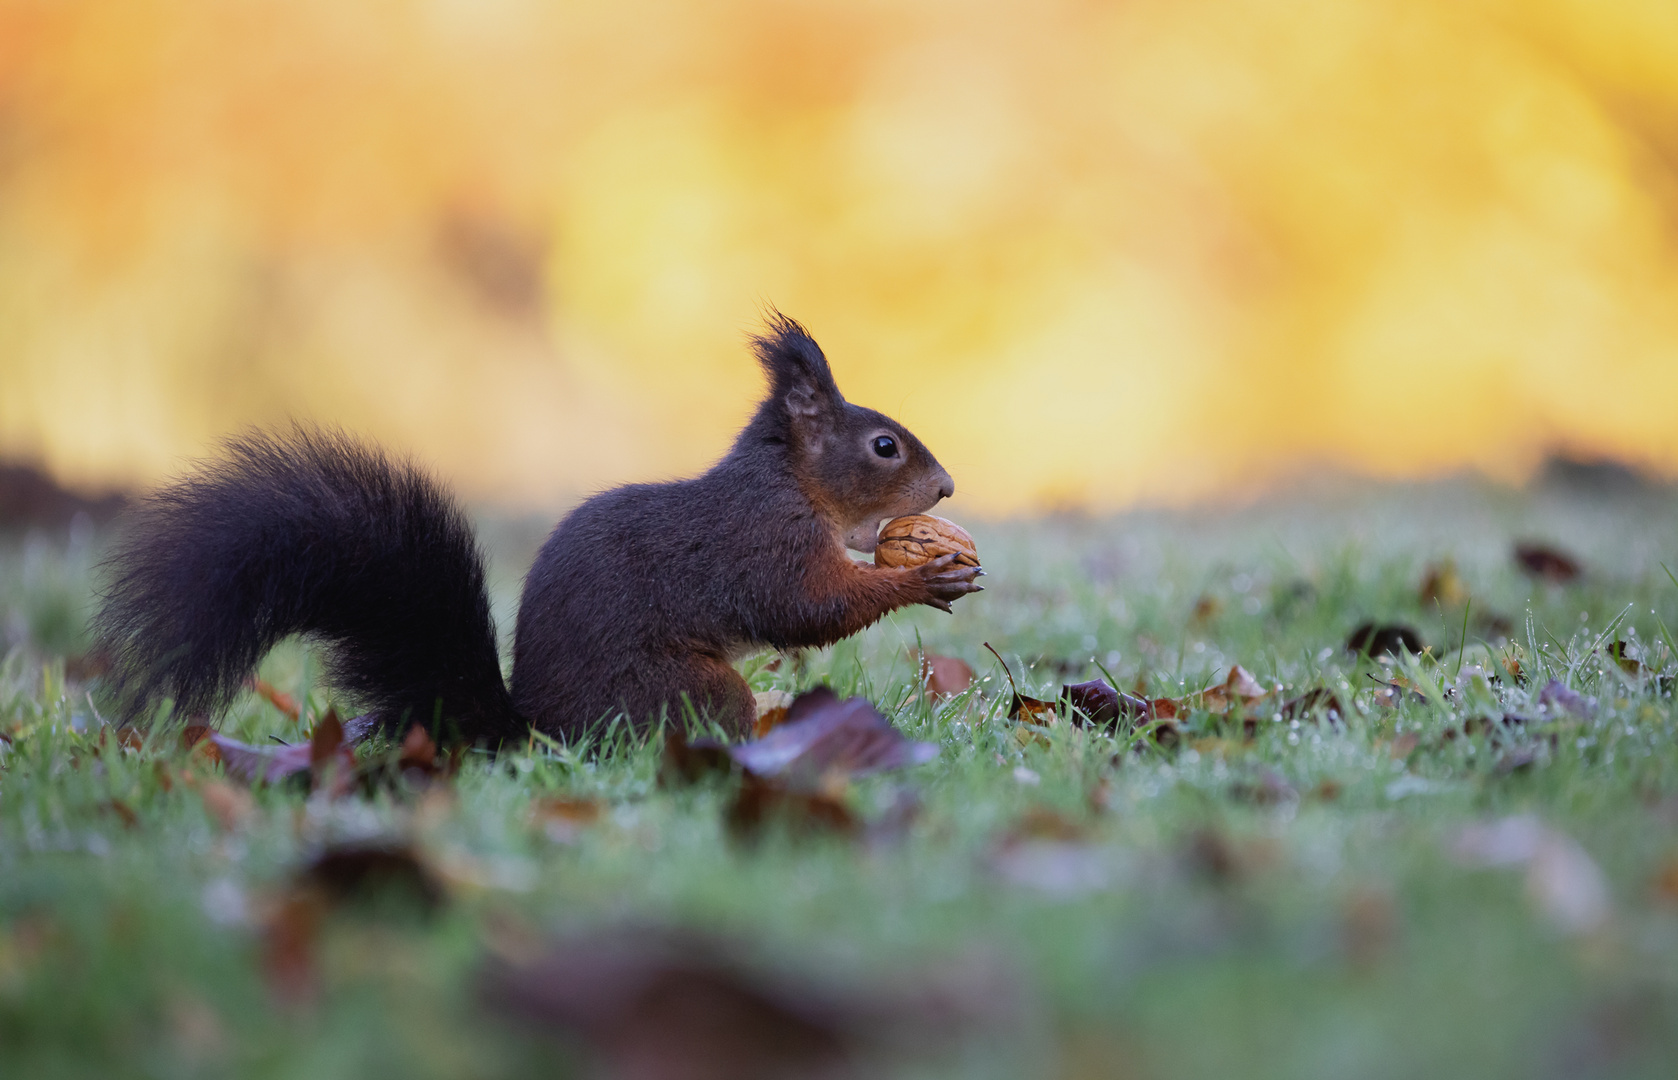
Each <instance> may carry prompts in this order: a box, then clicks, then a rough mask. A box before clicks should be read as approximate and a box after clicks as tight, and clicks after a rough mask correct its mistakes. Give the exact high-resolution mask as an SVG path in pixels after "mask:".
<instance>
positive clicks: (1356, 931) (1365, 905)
mask: <svg viewBox="0 0 1678 1080" xmlns="http://www.w3.org/2000/svg"><path fill="white" fill-rule="evenodd" d="M1397 934H1398V905H1397V904H1396V903H1395V902H1394V901H1393V896H1392V893H1391V891H1390V890H1387V889H1380V888H1374V887H1371V886H1362V887H1359V888H1355V889H1353V890H1352V891H1351V892H1350V893H1348V894H1347V896H1346V898H1345V899H1344V900H1343V901H1342V902H1341V905H1340V936H1341V942H1342V944H1343V946H1344V948H1345V950H1346V959H1347V960H1349V961H1351V964H1352V966H1353V967H1355V968H1361V969H1364V970H1367V969H1369V968H1372V967H1374V966H1375V964H1376V963H1377V962H1378V961H1380V959H1381V958H1382V957H1383V956H1385V955H1386V954H1387V953H1388V952H1390V951H1391V950H1392V944H1393V939H1394V938H1395V937H1396V936H1397Z"/></svg>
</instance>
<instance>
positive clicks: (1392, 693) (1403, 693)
mask: <svg viewBox="0 0 1678 1080" xmlns="http://www.w3.org/2000/svg"><path fill="white" fill-rule="evenodd" d="M1375 685H1376V686H1377V687H1379V689H1377V690H1376V691H1375V704H1377V705H1379V706H1381V707H1382V708H1385V709H1396V708H1398V707H1399V706H1400V705H1403V704H1406V703H1408V704H1411V705H1426V704H1427V697H1426V696H1425V695H1423V694H1422V693H1421V692H1420V691H1418V690H1416V689H1414V688H1412V687H1410V686H1408V685H1406V684H1405V683H1404V682H1403V681H1402V680H1397V679H1395V680H1394V681H1392V682H1382V681H1381V680H1380V679H1376V680H1375Z"/></svg>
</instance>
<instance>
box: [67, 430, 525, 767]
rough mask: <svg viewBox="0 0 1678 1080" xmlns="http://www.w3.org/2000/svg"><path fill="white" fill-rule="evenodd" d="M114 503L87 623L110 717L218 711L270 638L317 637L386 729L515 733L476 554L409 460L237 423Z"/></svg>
mask: <svg viewBox="0 0 1678 1080" xmlns="http://www.w3.org/2000/svg"><path fill="white" fill-rule="evenodd" d="M226 450H227V456H226V457H225V458H224V459H222V460H220V461H217V462H215V463H212V464H209V465H207V466H205V467H204V468H203V469H202V470H201V471H200V472H198V473H197V474H196V475H193V476H189V477H187V478H186V479H183V480H180V481H177V482H175V483H174V484H172V485H170V486H168V487H166V488H163V489H162V490H161V491H159V492H157V493H156V494H155V495H153V496H152V497H151V498H149V499H148V500H146V502H145V503H143V504H142V505H141V506H140V507H139V508H138V509H137V510H136V511H134V512H133V513H131V514H130V516H129V519H128V521H127V523H126V526H125V528H124V530H123V532H122V533H121V535H120V536H119V538H118V540H117V542H116V545H115V547H114V549H113V551H112V554H111V555H110V557H109V558H108V559H107V562H106V568H107V571H108V575H109V577H108V586H107V590H106V594H105V597H104V602H103V605H102V607H101V608H100V611H99V613H98V615H97V616H95V619H94V624H93V626H94V633H95V636H96V638H97V648H99V649H100V650H101V651H102V652H103V653H104V655H105V656H106V658H108V660H109V661H110V664H111V675H112V680H113V682H114V685H115V689H116V692H117V695H118V698H119V700H120V702H121V704H122V707H123V708H124V710H125V712H127V713H128V714H129V715H133V714H134V713H136V712H137V711H138V710H140V709H141V708H143V707H144V706H145V705H146V704H147V703H148V702H150V701H152V700H153V699H155V698H158V697H162V696H170V697H173V698H174V699H175V704H176V711H177V713H184V714H186V715H189V716H195V715H208V714H210V713H212V712H214V711H215V710H217V709H219V708H221V707H224V706H225V705H226V704H227V702H228V701H229V699H230V698H232V696H233V695H234V694H235V693H236V692H237V691H238V690H239V688H240V687H241V685H242V684H243V683H244V681H245V679H246V677H247V676H249V675H250V674H251V673H252V672H253V671H254V670H255V668H256V665H257V663H258V662H259V661H260V660H261V659H262V657H263V656H264V655H265V654H266V653H267V652H268V650H269V649H270V648H272V647H273V645H274V644H275V643H276V642H278V641H279V640H280V639H281V638H283V637H285V636H287V635H289V634H306V635H309V636H311V637H313V638H315V639H317V640H318V641H320V642H322V643H323V644H324V645H325V646H326V653H327V668H328V676H329V678H330V680H331V681H332V683H333V685H334V686H335V687H336V688H338V689H339V690H341V691H343V692H345V693H347V694H348V695H350V696H351V697H352V698H353V699H354V700H355V702H356V704H357V705H359V706H360V707H362V708H365V709H367V710H369V711H370V712H371V714H372V715H373V718H374V719H375V720H376V722H377V723H378V724H379V725H380V726H382V727H384V728H386V729H388V730H396V729H398V728H399V727H401V726H405V725H407V724H410V723H414V722H419V723H423V724H425V725H426V726H427V727H428V728H431V729H433V731H438V724H436V723H434V721H437V720H440V721H441V731H440V732H439V734H444V735H450V736H454V737H458V738H463V739H467V740H473V741H479V740H487V741H491V742H495V741H500V740H502V739H506V738H515V737H523V736H524V735H525V734H526V733H527V731H528V725H527V724H526V723H525V722H524V721H523V720H521V719H520V718H519V716H518V714H517V712H516V711H515V710H514V708H513V704H512V699H511V698H510V697H509V696H508V694H507V689H506V686H505V684H504V683H503V681H502V678H501V665H500V660H499V658H498V655H497V651H496V638H495V625H494V623H493V621H492V620H491V618H490V611H489V596H488V593H487V591H486V589H485V587H484V566H483V556H482V554H481V553H480V552H479V550H478V545H477V540H476V538H475V537H474V535H473V532H472V528H471V525H470V523H469V522H468V521H467V519H466V515H465V514H464V513H463V512H462V511H461V509H460V507H459V506H458V504H456V502H455V501H454V499H453V498H452V497H450V495H449V494H448V492H446V491H444V490H443V489H442V488H441V487H439V486H438V485H437V484H436V483H435V482H434V481H433V480H431V479H430V478H429V477H428V476H426V475H425V474H424V473H423V472H421V471H420V470H419V469H418V468H417V467H416V466H414V465H412V464H410V463H407V462H393V461H392V460H391V459H389V458H388V457H386V456H385V455H384V454H383V453H381V452H380V451H379V450H377V449H374V448H371V447H368V446H364V445H362V444H360V443H358V442H356V441H354V440H352V439H350V438H349V437H348V436H346V435H343V434H341V433H337V432H326V431H321V430H318V429H313V428H307V427H302V426H296V427H293V428H292V430H291V431H290V432H289V433H288V434H285V435H272V434H265V433H252V434H246V435H242V436H239V437H236V438H234V439H231V440H229V441H228V442H227V444H226Z"/></svg>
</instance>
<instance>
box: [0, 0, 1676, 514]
mask: <svg viewBox="0 0 1678 1080" xmlns="http://www.w3.org/2000/svg"><path fill="white" fill-rule="evenodd" d="M770 303H773V304H775V305H777V306H779V307H780V308H781V309H783V310H784V311H786V312H787V313H788V314H790V315H793V316H794V317H796V318H799V319H801V320H803V321H805V322H806V323H807V324H808V325H809V326H810V327H811V329H812V330H813V331H814V333H815V334H816V337H817V339H818V340H819V341H821V342H822V344H823V345H824V347H825V348H826V350H827V352H828V355H829V357H830V358H831V359H832V360H833V362H834V366H835V369H836V371H837V373H838V377H839V380H840V385H841V387H842V388H843V389H844V390H845V392H846V394H847V396H849V397H850V398H851V399H852V400H855V401H858V402H861V403H864V404H868V405H872V406H874V407H876V408H880V409H882V410H884V411H886V412H888V413H891V414H893V415H895V416H897V417H898V418H899V419H900V420H902V421H904V422H905V423H906V424H908V425H909V426H910V427H911V428H913V429H914V430H915V431H916V432H917V433H918V434H920V435H921V436H922V437H923V438H924V439H925V440H926V441H927V442H928V443H929V444H930V445H931V446H932V447H933V449H934V451H935V452H936V453H937V454H938V455H939V457H940V458H941V459H942V460H943V461H944V463H945V464H946V465H947V466H948V467H949V468H950V470H951V472H952V473H954V475H955V476H956V479H957V482H958V486H959V487H960V489H961V494H960V495H959V496H958V499H959V500H960V503H959V506H963V507H971V508H973V509H975V510H976V511H980V512H985V513H996V512H1008V511H1016V510H1020V511H1029V510H1032V509H1034V508H1038V507H1042V506H1045V505H1057V504H1066V503H1083V504H1088V505H1092V506H1096V507H1110V506H1118V505H1123V504H1126V503H1129V502H1134V501H1136V500H1150V501H1166V502H1179V501H1184V500H1188V499H1196V498H1205V497H1218V496H1221V495H1224V494H1226V493H1229V492H1231V491H1235V492H1246V491H1251V490H1254V489H1255V487H1256V486H1257V485H1262V484H1263V483H1266V482H1269V481H1272V480H1274V479H1276V478H1277V477H1283V476H1288V475H1291V474H1296V473H1298V472H1301V471H1303V470H1308V469H1313V468H1316V467H1318V466H1322V465H1329V466H1333V467H1336V468H1339V469H1345V470H1352V471H1356V472H1364V473H1370V474H1374V475H1378V476H1413V475H1430V474H1435V473H1439V472H1442V471H1449V470H1452V469H1458V468H1463V467H1474V468H1481V469H1485V470H1488V471H1490V472H1492V473H1494V474H1497V475H1500V476H1508V477H1511V478H1515V477H1519V476H1520V475H1522V473H1523V472H1524V471H1525V470H1527V469H1530V468H1531V467H1532V466H1533V465H1534V464H1535V463H1536V462H1537V460H1538V459H1539V457H1540V456H1541V455H1542V454H1543V453H1544V452H1545V451H1546V450H1547V449H1548V448H1550V447H1553V446H1564V447H1569V448H1571V449H1573V450H1574V451H1575V452H1579V453H1585V454H1611V455H1615V456H1619V457H1623V458H1626V459H1629V460H1631V461H1633V462H1637V463H1640V464H1643V465H1646V466H1650V467H1654V468H1657V469H1660V470H1663V471H1666V472H1672V471H1674V470H1678V4H1675V3H1673V2H1672V0H1648V2H1636V0H1619V2H1604V0H1288V2H1279V0H1134V2H1129V3H1094V2H1086V3H1075V2H1060V3H1056V2H1045V0H1038V2H1034V3H1029V4H1028V3H1011V4H1008V3H987V2H984V0H962V2H960V3H956V2H944V0H892V2H889V3H888V2H864V0H707V2H697V0H614V2H611V3H598V2H595V3H565V4H555V3H538V2H537V0H430V2H397V0H355V2H351V3H345V2H343V0H232V2H228V0H222V2H213V3H212V2H186V0H86V2H66V0H0V454H5V455H10V456H25V457H27V456H33V457H36V458H38V459H40V460H41V461H43V462H44V463H46V464H47V465H48V466H50V467H51V468H52V469H53V470H54V471H55V472H56V473H57V474H58V475H59V476H60V477H61V478H63V479H65V480H67V481H70V482H73V483H82V484H102V483H125V484H126V483H144V482H148V481H152V480H155V479H157V478H158V477H160V476H161V475H164V474H166V473H167V472H169V471H170V470H172V469H175V468H177V467H179V465H180V463H181V461H182V459H183V458H184V457H187V456H191V455H194V454H197V453H200V452H202V451H203V450H204V449H205V448H206V447H207V446H208V445H209V443H210V442H211V440H213V439H214V437H215V436H217V435H219V434H221V433H224V432H227V431H229V430H231V429H234V428H236V427H239V426H241V425H243V424H247V423H251V422H259V423H272V422H276V421H279V420H282V419H283V418H285V417H287V416H291V415H302V416H310V417H314V418H317V419H321V420H326V421H330V422H335V423H341V424H344V425H346V426H348V427H351V428H353V429H355V430H358V431H361V432H364V433H366V434H369V435H371V436H374V437H377V438H379V439H381V440H384V441H386V442H388V443H390V444H392V445H394V446H398V447H401V448H405V449H411V450H413V451H414V452H415V453H416V454H417V455H418V456H419V457H420V458H422V459H423V460H426V461H428V462H430V463H431V464H433V465H435V466H436V467H437V469H438V470H439V471H440V472H442V473H443V474H444V475H445V476H447V477H448V478H449V479H450V480H451V481H452V482H453V483H454V484H455V485H456V486H457V487H458V488H460V489H461V490H463V491H464V492H466V493H468V494H470V495H471V496H473V497H475V498H478V499H483V500H494V501H500V502H509V503H513V504H516V505H528V506H541V507H550V506H554V505H558V504H560V503H562V502H564V501H566V500H568V499H570V498H573V497H575V495H576V494H577V493H579V492H585V491H588V490H591V489H595V488H598V487H602V486H606V485H608V484H612V483H616V482H620V481H624V480H631V479H649V478H656V477H662V476H671V475H679V474H684V473H690V472H693V471H696V470H698V469H701V468H703V467H704V466H705V464H706V463H707V462H709V461H710V460H712V459H714V458H715V457H716V456H717V455H719V454H720V453H721V452H722V451H723V450H724V448H725V447H726V445H727V442H728V439H729V437H730V435H731V433H732V431H733V430H734V428H735V427H736V425H738V424H739V422H740V421H741V420H742V419H743V418H744V416H745V415H746V413H747V412H748V411H749V407H750V402H751V400H752V398H753V397H754V396H755V395H756V393H757V392H758V387H759V377H758V374H757V372H756V370H755V368H754V365H753V364H752V363H751V361H750V359H749V357H748V355H747V353H746V351H745V348H744V336H745V334H746V332H747V331H749V330H750V329H751V328H752V327H753V326H754V324H755V322H756V319H757V315H758V313H759V312H760V311H761V310H762V309H763V307H764V306H765V305H766V304H770Z"/></svg>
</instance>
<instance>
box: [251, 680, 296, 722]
mask: <svg viewBox="0 0 1678 1080" xmlns="http://www.w3.org/2000/svg"><path fill="white" fill-rule="evenodd" d="M245 685H247V686H249V687H250V688H251V689H252V690H255V691H256V692H257V694H258V695H260V696H261V697H262V699H263V700H264V701H266V702H268V704H270V705H272V706H274V708H276V709H278V710H280V712H282V713H284V714H285V715H286V718H287V719H289V720H290V721H291V722H292V723H294V724H296V723H299V722H301V721H302V719H303V710H302V708H301V707H299V706H298V704H297V699H296V698H294V697H292V696H291V695H290V694H288V693H286V692H285V691H284V690H280V689H278V688H276V687H275V686H274V685H273V684H272V683H269V682H268V681H266V680H264V679H259V678H257V677H256V676H254V675H253V676H251V678H250V679H249V680H248V681H247V682H246V684H245Z"/></svg>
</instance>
